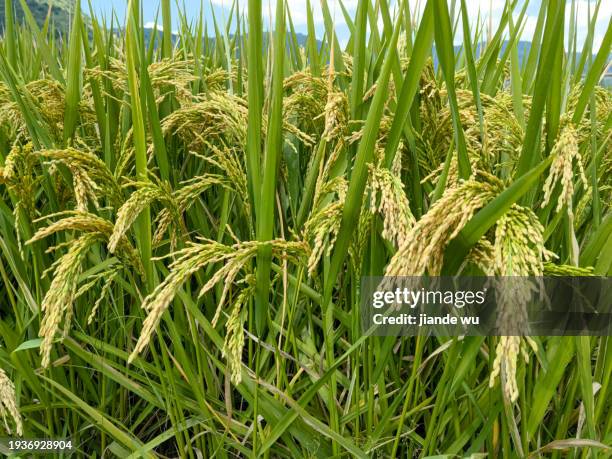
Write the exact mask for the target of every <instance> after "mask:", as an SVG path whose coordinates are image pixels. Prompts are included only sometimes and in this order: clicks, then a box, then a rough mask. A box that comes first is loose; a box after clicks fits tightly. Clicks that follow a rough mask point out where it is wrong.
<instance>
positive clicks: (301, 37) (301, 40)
mask: <svg viewBox="0 0 612 459" xmlns="http://www.w3.org/2000/svg"><path fill="white" fill-rule="evenodd" d="M154 35H155V32H154V31H153V28H152V27H145V29H144V39H145V45H147V46H148V44H149V43H150V41H151V39H152V38H153V37H154ZM163 35H164V33H163V32H161V31H157V44H159V43H161V39H162V36H163ZM295 36H296V38H297V42H298V45H299V46H303V47H306V44H307V42H308V35H305V34H303V33H299V32H297V33H296V34H295ZM232 37H233V35H230V38H232ZM178 39H179V36H178V35H177V34H175V33H173V34H172V42H173V43H176V42H177V41H178ZM208 40H209V42H210V43H211V44H214V42H215V37H209V38H208ZM267 40H268V34H267V33H264V36H263V46H264V47H265V46H266V43H267ZM317 43H318V44H319V46H321V41H320V40H317Z"/></svg>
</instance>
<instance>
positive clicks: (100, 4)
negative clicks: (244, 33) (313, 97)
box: [82, 0, 612, 49]
mask: <svg viewBox="0 0 612 459" xmlns="http://www.w3.org/2000/svg"><path fill="white" fill-rule="evenodd" d="M424 1H425V0H409V2H410V4H411V5H412V6H413V7H414V8H416V7H417V6H419V5H422V4H423V3H424ZM82 2H83V3H82V4H83V8H84V10H85V11H88V10H89V6H88V0H82ZM179 2H181V4H184V7H185V11H186V13H187V15H188V19H193V20H196V19H197V18H198V17H199V15H200V5H201V2H200V0H179ZM231 2H232V0H204V1H203V2H202V3H203V4H204V15H205V18H208V19H210V18H211V3H212V5H213V7H214V8H215V15H216V17H217V20H218V21H222V19H223V17H224V16H225V17H227V14H228V11H229V7H230V6H231ZM239 2H240V6H241V8H243V9H244V10H245V11H246V5H247V0H239ZM327 2H328V5H329V7H330V9H331V10H332V11H334V9H335V20H336V24H337V30H336V33H337V34H338V38H339V40H340V41H341V42H345V41H346V40H347V39H348V29H347V28H346V26H345V25H344V22H343V19H342V18H343V16H342V10H341V9H340V5H339V4H338V5H337V6H336V5H335V3H336V2H335V0H327ZM91 3H92V5H93V8H94V10H95V11H96V12H97V13H103V14H107V15H109V14H110V13H111V11H112V10H113V9H114V10H115V12H116V13H117V16H118V17H119V20H120V21H122V20H123V18H124V16H125V8H126V5H127V0H91ZM171 3H172V9H173V22H174V24H173V27H174V28H176V25H177V17H178V15H177V11H176V1H175V0H172V2H171ZM262 3H263V5H264V22H267V23H269V21H270V17H269V13H268V11H272V12H273V11H274V5H275V4H276V2H275V1H273V0H270V3H271V5H270V7H269V9H268V5H267V1H266V0H263V1H262ZM466 3H467V4H468V5H469V8H470V10H471V11H473V17H474V18H476V17H477V16H478V11H479V10H480V12H481V16H489V12H490V11H491V13H492V18H493V23H494V24H495V22H496V21H499V18H500V16H501V14H502V9H503V3H504V2H502V1H500V0H468V1H467V2H466ZM522 3H523V1H522V0H519V7H518V8H517V11H519V10H520V7H521V6H522ZM540 3H541V2H540V1H539V0H531V1H530V2H529V6H528V9H527V20H526V23H525V28H524V32H523V39H525V40H529V39H530V37H531V35H532V34H533V30H534V28H535V24H536V19H537V13H538V10H539V5H540ZM589 3H590V5H591V9H592V8H593V5H594V3H595V1H594V0H576V6H577V9H578V42H579V45H581V44H582V42H583V41H584V38H585V36H586V30H587V29H586V25H587V20H588V6H589ZM288 4H289V5H290V6H289V8H290V11H291V17H292V19H293V22H294V25H295V27H296V30H297V31H298V32H302V33H306V0H289V2H288ZM311 4H312V5H313V10H314V11H313V12H314V19H315V22H316V25H317V34H318V35H319V36H321V35H322V34H323V30H324V29H323V16H322V14H321V8H320V4H319V1H318V0H311ZM570 4H571V2H569V1H568V2H567V5H568V6H567V8H568V13H569V8H570ZM143 5H144V22H145V23H149V24H150V25H152V24H153V21H154V20H155V13H156V11H157V9H158V6H159V0H143ZM344 6H345V7H346V8H347V9H348V11H349V12H350V13H351V14H352V15H354V13H355V9H356V6H357V0H344ZM491 6H492V9H491ZM272 14H273V13H272ZM611 17H612V0H603V1H602V5H601V8H600V12H599V16H598V21H597V28H596V33H595V40H594V45H595V48H596V49H598V48H599V46H600V44H601V41H602V39H603V35H604V33H605V31H606V27H607V25H608V22H609V21H610V18H611ZM160 22H161V19H160ZM494 27H495V26H494ZM458 37H461V34H458Z"/></svg>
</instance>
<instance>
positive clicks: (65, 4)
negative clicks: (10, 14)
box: [0, 0, 75, 33]
mask: <svg viewBox="0 0 612 459" xmlns="http://www.w3.org/2000/svg"><path fill="white" fill-rule="evenodd" d="M52 3H53V7H52V8H51V22H52V23H53V26H54V27H55V29H56V30H58V31H66V30H68V28H69V26H70V12H71V11H72V10H73V9H74V4H75V0H53V2H52ZM26 4H27V5H28V8H30V11H31V12H32V16H34V19H36V22H37V23H38V25H39V26H41V25H42V24H44V22H45V19H46V18H47V15H48V14H49V5H50V4H51V2H50V1H49V0H26ZM13 11H14V12H15V16H16V19H17V22H22V21H23V19H24V17H23V9H22V8H21V2H20V1H19V0H13ZM4 18H5V12H4V1H0V33H2V31H4Z"/></svg>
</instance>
